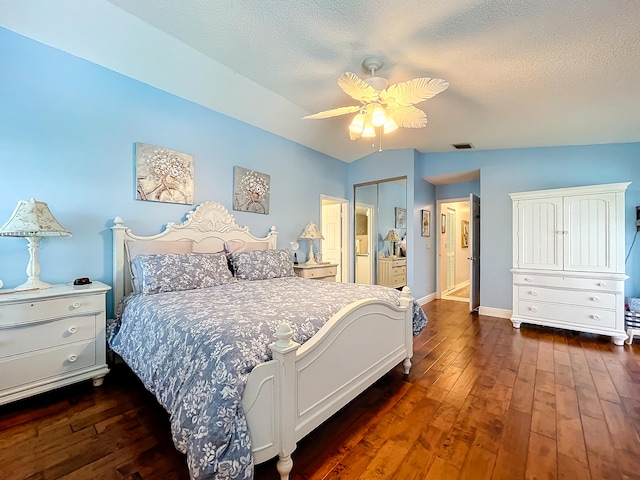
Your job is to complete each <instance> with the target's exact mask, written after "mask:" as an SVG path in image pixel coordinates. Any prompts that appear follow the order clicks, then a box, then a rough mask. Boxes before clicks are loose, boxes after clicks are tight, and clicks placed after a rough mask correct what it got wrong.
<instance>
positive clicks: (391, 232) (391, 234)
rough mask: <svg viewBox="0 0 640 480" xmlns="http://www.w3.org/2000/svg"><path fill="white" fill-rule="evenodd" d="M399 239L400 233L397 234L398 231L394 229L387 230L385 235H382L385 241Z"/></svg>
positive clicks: (397, 240)
mask: <svg viewBox="0 0 640 480" xmlns="http://www.w3.org/2000/svg"><path fill="white" fill-rule="evenodd" d="M400 240H401V238H400V235H398V233H397V232H396V231H395V230H394V229H391V230H389V233H387V236H386V237H384V241H385V242H399V241H400Z"/></svg>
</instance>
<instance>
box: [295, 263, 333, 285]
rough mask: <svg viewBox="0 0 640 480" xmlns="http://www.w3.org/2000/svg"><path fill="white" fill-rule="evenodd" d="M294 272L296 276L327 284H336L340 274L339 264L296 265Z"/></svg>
mask: <svg viewBox="0 0 640 480" xmlns="http://www.w3.org/2000/svg"><path fill="white" fill-rule="evenodd" d="M293 270H294V271H295V272H296V275H298V276H299V277H302V278H311V279H313V280H324V281H325V282H335V281H336V273H338V264H334V263H319V264H316V265H307V264H301V265H294V266H293Z"/></svg>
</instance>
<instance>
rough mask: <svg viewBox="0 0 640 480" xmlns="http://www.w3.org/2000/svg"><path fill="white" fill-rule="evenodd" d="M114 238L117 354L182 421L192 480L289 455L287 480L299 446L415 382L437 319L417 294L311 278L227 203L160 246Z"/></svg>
mask: <svg viewBox="0 0 640 480" xmlns="http://www.w3.org/2000/svg"><path fill="white" fill-rule="evenodd" d="M112 231H113V258H114V272H113V273H114V289H113V294H114V308H115V309H116V311H117V312H118V314H117V315H116V316H117V320H116V323H115V325H114V328H113V331H112V332H111V334H110V338H109V343H110V347H111V348H112V349H113V351H114V352H115V353H117V354H118V355H119V356H120V357H121V358H122V359H123V361H124V362H125V363H127V364H128V365H129V367H131V369H132V370H133V371H134V373H136V375H138V377H140V379H141V380H142V382H143V383H144V385H145V387H146V388H147V389H149V390H150V391H151V392H152V393H153V394H154V395H155V396H156V398H157V399H158V401H159V402H160V404H161V405H162V406H163V407H164V408H165V409H166V410H167V412H168V413H169V417H170V420H171V429H172V435H173V440H174V443H175V445H176V448H177V449H178V450H180V451H181V452H183V453H185V454H186V455H187V464H188V467H189V472H190V475H191V477H192V478H204V479H214V478H215V479H222V478H229V479H231V478H252V476H253V465H254V464H258V463H262V462H264V461H266V460H269V459H271V458H274V457H276V456H277V457H278V461H277V463H276V468H277V470H278V472H279V474H280V477H281V478H282V479H283V480H286V479H288V478H289V473H290V472H291V469H292V467H293V460H292V453H293V451H294V450H295V447H296V442H298V441H299V440H300V439H301V438H303V437H304V436H305V435H307V434H308V433H310V432H311V431H313V430H314V429H315V428H316V427H317V426H319V425H320V424H322V423H323V422H324V421H325V420H327V419H328V418H329V417H331V416H332V415H333V414H334V413H336V412H337V411H338V410H339V409H340V408H342V407H343V406H345V405H346V404H347V403H349V402H350V401H351V400H352V399H353V398H355V397H356V396H357V395H359V394H360V393H362V392H363V391H364V390H366V389H367V388H368V387H369V386H370V385H371V384H373V383H374V382H375V381H376V380H378V379H379V378H380V377H382V376H383V375H384V374H385V373H387V372H388V371H390V370H391V369H393V368H394V367H396V366H397V365H398V364H400V363H402V365H403V371H404V373H405V374H408V373H409V369H410V367H411V357H412V355H413V337H414V335H416V334H417V333H418V332H419V331H420V330H421V329H422V328H423V327H424V325H425V324H426V317H425V316H424V313H423V312H422V309H421V308H420V306H419V305H418V304H417V303H416V302H415V301H414V300H413V299H412V297H411V293H410V290H409V289H408V288H407V287H405V288H404V289H403V290H402V291H397V290H394V289H391V288H387V287H380V286H375V285H356V284H338V283H333V282H321V281H315V280H309V279H302V278H299V277H297V276H295V275H294V274H293V268H292V265H291V259H290V257H289V253H288V252H286V251H284V250H278V249H277V232H276V229H275V227H272V228H271V229H270V231H269V233H268V234H267V235H266V236H265V237H259V236H254V235H253V234H252V233H250V232H249V230H248V228H247V227H240V226H238V225H237V224H236V221H235V218H234V217H233V216H232V215H231V214H230V213H229V212H228V211H227V210H226V208H225V207H224V206H223V205H221V204H219V203H217V202H205V203H203V204H201V205H199V206H198V207H197V208H195V209H194V210H192V211H190V212H189V213H187V215H186V219H185V220H184V221H183V222H182V223H179V224H175V223H168V224H167V225H166V226H165V228H164V230H163V231H162V232H161V233H159V234H157V235H152V236H140V235H136V234H134V233H132V231H131V230H130V229H129V228H127V227H126V226H125V225H124V221H123V220H122V218H120V217H117V218H116V219H115V221H114V226H113V227H112ZM230 247H233V248H230ZM176 248H177V250H175V249H176ZM232 250H233V251H232ZM140 252H143V253H140ZM223 259H224V260H223ZM227 262H228V264H227ZM225 267H226V269H227V271H226V272H225V271H224V270H225ZM231 271H233V273H231ZM210 272H215V273H210ZM223 359H224V362H223V361H222V360H223Z"/></svg>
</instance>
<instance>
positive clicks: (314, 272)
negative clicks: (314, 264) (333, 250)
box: [304, 267, 336, 278]
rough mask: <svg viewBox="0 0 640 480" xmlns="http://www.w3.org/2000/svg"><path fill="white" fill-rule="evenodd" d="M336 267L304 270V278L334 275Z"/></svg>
mask: <svg viewBox="0 0 640 480" xmlns="http://www.w3.org/2000/svg"><path fill="white" fill-rule="evenodd" d="M335 274H336V267H318V268H313V269H308V270H305V271H304V277H305V278H321V277H328V276H335Z"/></svg>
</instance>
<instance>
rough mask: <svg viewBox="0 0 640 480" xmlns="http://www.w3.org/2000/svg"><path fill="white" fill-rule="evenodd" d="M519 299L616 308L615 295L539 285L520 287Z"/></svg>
mask: <svg viewBox="0 0 640 480" xmlns="http://www.w3.org/2000/svg"><path fill="white" fill-rule="evenodd" d="M517 289H518V298H519V299H520V300H530V301H536V302H554V303H565V304H567V305H580V306H584V307H596V308H610V309H615V308H616V295H615V293H608V292H597V291H596V292H594V291H585V290H562V289H557V288H545V287H539V286H537V285H531V286H526V285H519V286H518V287H517Z"/></svg>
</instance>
